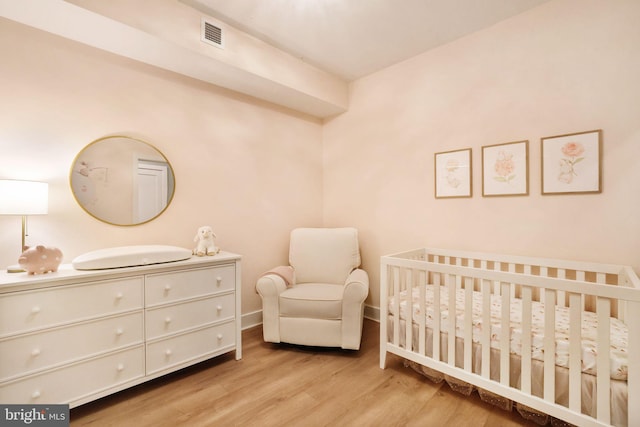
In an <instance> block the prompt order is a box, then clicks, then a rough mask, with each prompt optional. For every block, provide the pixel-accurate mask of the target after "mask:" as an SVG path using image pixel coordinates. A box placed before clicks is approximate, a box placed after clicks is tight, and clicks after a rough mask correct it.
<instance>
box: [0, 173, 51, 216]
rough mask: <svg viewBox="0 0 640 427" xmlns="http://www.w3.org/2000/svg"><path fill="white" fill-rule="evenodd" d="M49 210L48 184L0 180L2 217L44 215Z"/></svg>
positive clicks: (0, 211) (0, 213)
mask: <svg viewBox="0 0 640 427" xmlns="http://www.w3.org/2000/svg"><path fill="white" fill-rule="evenodd" d="M48 208H49V184H47V183H46V182H35V181H18V180H12V179H0V215H42V214H46V213H47V211H48Z"/></svg>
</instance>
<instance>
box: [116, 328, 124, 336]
mask: <svg viewBox="0 0 640 427" xmlns="http://www.w3.org/2000/svg"><path fill="white" fill-rule="evenodd" d="M122 334H124V330H123V329H122V328H118V329H116V335H118V336H120V335H122Z"/></svg>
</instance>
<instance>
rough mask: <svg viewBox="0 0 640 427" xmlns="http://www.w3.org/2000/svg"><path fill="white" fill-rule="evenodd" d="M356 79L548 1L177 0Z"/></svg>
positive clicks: (305, 58) (344, 77) (342, 76)
mask: <svg viewBox="0 0 640 427" xmlns="http://www.w3.org/2000/svg"><path fill="white" fill-rule="evenodd" d="M180 1H182V2H183V3H185V4H187V5H190V6H191V7H193V8H195V9H198V10H200V11H201V12H203V13H206V14H208V15H210V16H212V17H213V18H216V19H219V20H221V21H223V22H224V23H226V24H229V25H232V26H234V27H236V28H237V29H239V30H242V31H244V32H246V33H248V34H251V35H253V36H255V37H257V38H259V39H262V40H263V41H265V42H267V43H269V44H271V45H273V46H275V47H277V48H279V49H281V50H283V51H285V52H289V53H290V54H292V55H294V56H296V57H298V58H300V59H301V60H303V61H306V62H308V63H310V64H312V65H314V66H316V67H318V68H321V69H323V70H325V71H328V72H330V73H332V74H335V75H337V76H339V77H341V78H343V79H344V80H347V81H351V80H355V79H357V78H360V77H362V76H365V75H367V74H370V73H373V72H375V71H378V70H380V69H382V68H385V67H388V66H389V65H392V64H395V63H397V62H400V61H403V60H405V59H408V58H410V57H412V56H415V55H417V54H419V53H422V52H425V51H427V50H429V49H433V48H435V47H437V46H439V45H442V44H445V43H448V42H450V41H452V40H455V39H457V38H460V37H463V36H465V35H467V34H470V33H473V32H475V31H478V30H481V29H483V28H486V27H489V26H491V25H493V24H495V23H497V22H499V21H501V20H504V19H507V18H509V17H511V16H513V15H516V14H519V13H522V12H524V11H526V10H528V9H530V8H533V7H536V6H538V5H540V4H542V3H545V2H547V1H549V0H482V1H478V0H233V1H230V0H180Z"/></svg>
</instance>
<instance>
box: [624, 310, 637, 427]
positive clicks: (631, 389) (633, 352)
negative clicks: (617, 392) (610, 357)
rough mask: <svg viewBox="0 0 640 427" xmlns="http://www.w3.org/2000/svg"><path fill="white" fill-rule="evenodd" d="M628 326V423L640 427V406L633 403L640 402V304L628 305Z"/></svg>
mask: <svg viewBox="0 0 640 427" xmlns="http://www.w3.org/2000/svg"><path fill="white" fill-rule="evenodd" d="M627 310H628V312H627V316H628V318H627V320H628V323H627V325H628V326H629V346H628V348H627V349H628V351H629V360H628V365H629V366H628V369H629V372H628V374H627V387H628V389H627V390H628V393H629V397H628V398H627V402H628V408H629V410H628V411H629V413H628V423H627V425H629V426H638V425H640V405H638V404H635V405H634V404H632V402H634V403H635V402H639V401H640V303H638V302H631V301H629V302H628V303H627Z"/></svg>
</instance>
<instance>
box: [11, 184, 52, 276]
mask: <svg viewBox="0 0 640 427" xmlns="http://www.w3.org/2000/svg"><path fill="white" fill-rule="evenodd" d="M48 207H49V184H47V183H46V182H35V181H18V180H12V179H0V215H19V216H22V245H21V246H20V253H22V251H24V250H25V249H26V246H25V238H26V236H27V215H44V214H46V213H47V211H48ZM8 271H9V272H16V271H23V270H21V269H20V268H19V267H18V268H14V267H9V269H8Z"/></svg>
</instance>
